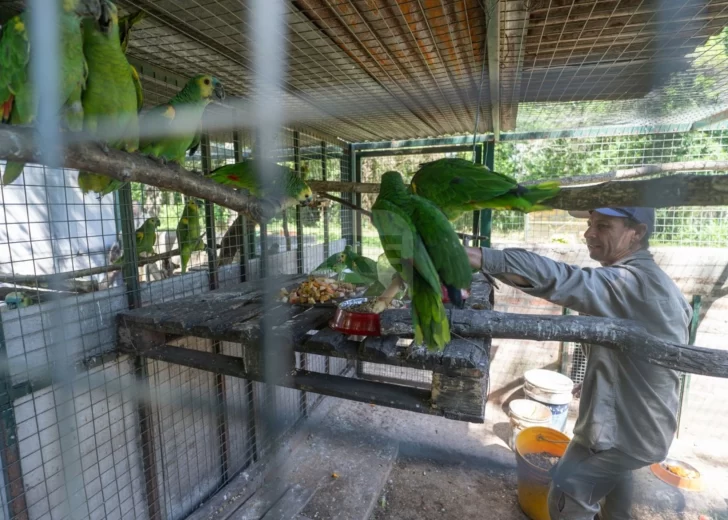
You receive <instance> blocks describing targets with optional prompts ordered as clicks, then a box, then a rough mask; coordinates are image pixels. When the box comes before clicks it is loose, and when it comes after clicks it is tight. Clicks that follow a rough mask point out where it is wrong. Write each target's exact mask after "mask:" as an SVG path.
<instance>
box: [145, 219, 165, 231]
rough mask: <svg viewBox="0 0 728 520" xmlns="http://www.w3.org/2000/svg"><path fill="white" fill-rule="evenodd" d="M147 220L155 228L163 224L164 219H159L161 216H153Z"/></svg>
mask: <svg viewBox="0 0 728 520" xmlns="http://www.w3.org/2000/svg"><path fill="white" fill-rule="evenodd" d="M147 222H149V223H150V224H151V225H153V226H154V227H155V228H158V227H159V226H161V225H162V221H161V220H159V217H151V218H149V219H147Z"/></svg>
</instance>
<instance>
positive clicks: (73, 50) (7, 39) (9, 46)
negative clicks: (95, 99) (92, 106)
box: [0, 0, 101, 185]
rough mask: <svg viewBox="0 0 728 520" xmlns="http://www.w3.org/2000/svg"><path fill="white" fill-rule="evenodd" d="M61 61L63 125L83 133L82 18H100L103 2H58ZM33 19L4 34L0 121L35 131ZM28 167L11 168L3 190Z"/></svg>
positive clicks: (18, 20) (24, 16)
mask: <svg viewBox="0 0 728 520" xmlns="http://www.w3.org/2000/svg"><path fill="white" fill-rule="evenodd" d="M56 2H57V4H58V6H59V9H58V26H59V27H58V28H59V37H60V47H59V49H58V52H59V58H60V59H61V64H60V70H59V85H58V89H59V94H60V102H61V106H62V121H63V124H64V126H65V127H66V128H67V129H69V130H71V131H76V132H77V131H79V130H81V128H82V127H83V106H82V104H81V92H82V89H83V87H84V84H85V83H86V75H87V73H88V69H87V67H86V60H85V58H84V55H83V39H82V36H81V22H80V20H81V17H85V16H89V17H92V18H98V16H99V13H100V11H101V8H100V5H99V0H56ZM29 23H30V13H29V12H28V11H24V12H23V13H21V14H19V15H17V16H15V17H13V18H11V19H10V20H8V21H7V22H6V23H5V24H4V25H3V26H2V32H1V33H0V120H1V121H2V122H3V123H9V124H11V125H30V124H33V123H34V122H35V118H36V116H37V113H38V107H37V106H36V103H35V100H34V96H33V92H34V91H33V85H32V84H31V77H30V76H31V71H30V68H31V66H30V59H31V56H32V55H33V50H32V49H31V45H30V41H31V35H30V34H29V31H30V27H29ZM24 166H25V164H24V163H17V162H8V163H7V164H6V165H5V172H4V173H3V179H2V182H3V185H8V184H11V183H13V182H14V181H15V179H17V178H18V177H19V176H20V174H21V173H22V172H23V167H24Z"/></svg>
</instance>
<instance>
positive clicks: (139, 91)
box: [129, 64, 144, 112]
mask: <svg viewBox="0 0 728 520" xmlns="http://www.w3.org/2000/svg"><path fill="white" fill-rule="evenodd" d="M129 69H130V73H131V80H132V81H133V82H134V91H135V92H136V99H137V112H141V110H142V107H143V106H144V89H143V88H142V80H141V79H140V78H139V73H138V72H137V70H136V68H134V65H131V64H130V65H129Z"/></svg>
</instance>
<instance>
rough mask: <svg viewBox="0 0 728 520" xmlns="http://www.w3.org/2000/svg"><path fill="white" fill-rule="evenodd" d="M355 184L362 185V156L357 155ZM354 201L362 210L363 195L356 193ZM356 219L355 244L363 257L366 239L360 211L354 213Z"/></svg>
mask: <svg viewBox="0 0 728 520" xmlns="http://www.w3.org/2000/svg"><path fill="white" fill-rule="evenodd" d="M354 182H357V183H361V155H360V154H356V161H355V167H354ZM354 201H355V204H356V205H357V206H359V207H360V208H361V193H355V194H354ZM354 218H355V219H356V221H355V222H356V237H355V244H356V250H357V252H358V253H359V254H360V255H363V254H364V252H363V250H364V237H363V228H362V222H361V213H359V212H358V211H355V212H354Z"/></svg>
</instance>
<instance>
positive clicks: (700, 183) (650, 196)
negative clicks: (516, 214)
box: [543, 175, 728, 210]
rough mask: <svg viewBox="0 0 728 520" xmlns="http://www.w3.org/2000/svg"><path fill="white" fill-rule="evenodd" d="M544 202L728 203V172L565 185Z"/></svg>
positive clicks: (578, 205)
mask: <svg viewBox="0 0 728 520" xmlns="http://www.w3.org/2000/svg"><path fill="white" fill-rule="evenodd" d="M543 203H544V204H545V205H547V206H550V207H552V208H556V209H565V210H590V209H594V208H604V207H609V206H647V207H651V208H669V207H673V206H728V175H670V176H668V177H660V178H657V179H644V180H638V181H608V182H604V183H601V184H595V185H593V186H579V187H575V188H563V189H562V190H561V191H560V192H559V193H558V195H556V196H555V197H553V198H551V199H548V200H545V201H544V202H543Z"/></svg>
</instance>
